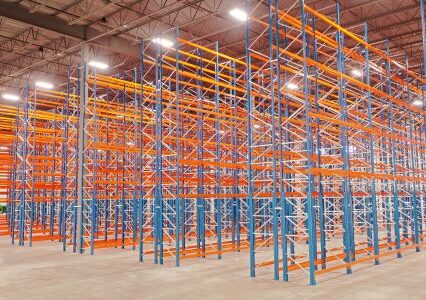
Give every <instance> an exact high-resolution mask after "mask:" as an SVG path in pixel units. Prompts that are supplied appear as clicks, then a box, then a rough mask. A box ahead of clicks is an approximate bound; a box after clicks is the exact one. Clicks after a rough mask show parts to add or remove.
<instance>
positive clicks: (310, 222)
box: [300, 0, 316, 285]
mask: <svg viewBox="0 0 426 300" xmlns="http://www.w3.org/2000/svg"><path fill="white" fill-rule="evenodd" d="M300 7H301V8H300V17H301V22H302V52H303V98H304V109H305V123H306V155H307V166H306V169H307V176H308V187H307V192H306V198H307V199H306V204H307V205H306V210H307V214H308V219H307V227H308V236H309V241H308V242H309V284H310V285H316V280H315V261H316V260H315V259H316V250H315V249H316V232H315V222H316V219H315V208H314V201H315V200H314V198H313V196H312V192H313V189H314V182H313V181H314V178H313V176H312V174H311V172H312V167H313V162H312V139H313V136H312V128H311V118H310V116H309V111H310V102H309V96H310V91H309V81H308V72H309V70H308V64H307V62H306V60H307V48H308V43H307V36H306V28H305V27H306V24H307V20H308V15H307V14H306V13H305V9H304V7H305V1H304V0H300Z"/></svg>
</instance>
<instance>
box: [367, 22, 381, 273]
mask: <svg viewBox="0 0 426 300" xmlns="http://www.w3.org/2000/svg"><path fill="white" fill-rule="evenodd" d="M364 40H365V42H366V43H368V25H367V22H365V23H364ZM364 51H365V83H366V84H367V85H368V86H370V85H371V82H370V57H369V50H368V47H365V49H364ZM367 105H368V109H367V111H368V124H369V127H370V128H373V117H372V108H371V92H370V90H367ZM369 140H370V141H369V142H370V144H369V145H370V164H371V173H373V174H374V173H375V172H376V170H375V160H374V155H375V153H374V136H373V134H371V133H370V134H369ZM371 210H372V212H371V213H372V220H370V222H371V221H372V223H373V247H374V255H375V256H376V258H375V260H374V262H375V264H376V265H378V264H380V261H379V258H378V257H379V228H378V224H377V195H376V179H375V178H374V177H373V178H372V179H371Z"/></svg>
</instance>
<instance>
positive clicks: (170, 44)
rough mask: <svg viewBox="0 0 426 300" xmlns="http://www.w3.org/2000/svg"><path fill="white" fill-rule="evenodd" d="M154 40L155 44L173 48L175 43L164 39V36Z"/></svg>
mask: <svg viewBox="0 0 426 300" xmlns="http://www.w3.org/2000/svg"><path fill="white" fill-rule="evenodd" d="M152 42H153V43H155V44H159V45H160V46H162V47H165V48H171V47H173V45H174V43H173V42H172V41H171V40H168V39H164V38H154V39H153V40H152Z"/></svg>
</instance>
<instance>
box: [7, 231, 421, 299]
mask: <svg viewBox="0 0 426 300" xmlns="http://www.w3.org/2000/svg"><path fill="white" fill-rule="evenodd" d="M148 259H149V260H151V257H148ZM182 263H183V265H182V267H180V268H175V267H173V266H172V265H171V264H170V265H165V266H158V265H154V264H152V262H151V261H147V262H144V263H139V262H137V258H136V253H135V252H133V251H131V250H121V249H107V250H102V251H98V253H96V254H95V255H94V256H90V255H86V254H85V255H77V254H72V253H68V252H66V253H63V252H61V250H60V247H59V245H56V244H48V245H46V244H43V245H42V244H36V245H35V246H34V247H32V248H29V247H18V246H12V245H10V241H9V240H8V239H7V238H1V239H0V299H9V300H10V299H43V300H46V299H80V300H81V299H126V298H127V299H201V298H203V299H209V300H210V299H246V300H247V299H327V300H329V299H387V300H389V299H405V300H408V299H426V249H423V250H422V252H420V253H416V254H409V255H405V256H404V257H403V259H392V260H390V261H387V262H385V263H383V264H382V265H381V266H378V267H374V266H371V265H370V264H369V265H363V266H360V267H359V268H358V269H360V270H356V271H355V272H354V274H352V275H339V274H342V272H340V273H339V272H337V273H336V274H333V278H332V279H324V277H323V278H322V281H321V282H320V283H319V284H318V285H317V286H315V287H312V286H308V285H307V281H306V278H305V277H303V278H293V280H292V281H291V282H289V283H283V282H281V281H274V280H272V279H271V274H270V273H268V274H267V275H260V276H259V277H258V278H249V277H248V272H247V270H248V268H247V263H248V261H247V255H246V254H243V253H240V254H227V255H226V256H225V257H224V259H223V260H221V261H218V260H216V259H215V258H207V259H205V260H201V259H199V260H184V261H183V262H182ZM320 279H321V278H320Z"/></svg>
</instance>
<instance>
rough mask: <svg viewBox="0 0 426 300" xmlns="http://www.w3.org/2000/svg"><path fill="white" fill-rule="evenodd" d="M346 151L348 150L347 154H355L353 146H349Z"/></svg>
mask: <svg viewBox="0 0 426 300" xmlns="http://www.w3.org/2000/svg"><path fill="white" fill-rule="evenodd" d="M348 150H349V153H355V152H356V150H357V149H356V147H355V146H352V145H349V147H348Z"/></svg>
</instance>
